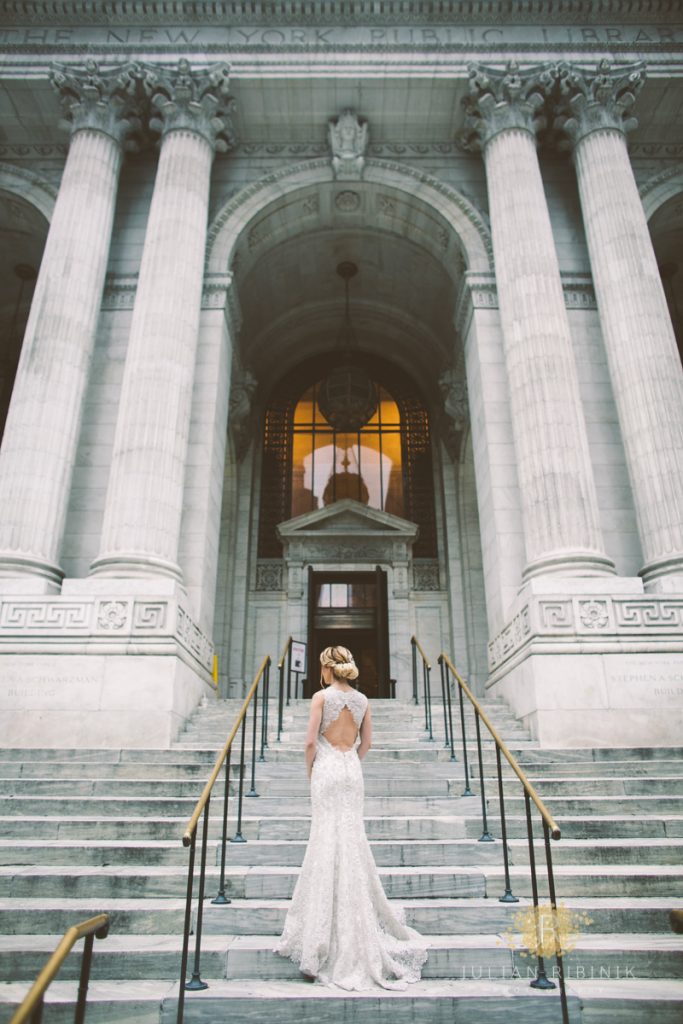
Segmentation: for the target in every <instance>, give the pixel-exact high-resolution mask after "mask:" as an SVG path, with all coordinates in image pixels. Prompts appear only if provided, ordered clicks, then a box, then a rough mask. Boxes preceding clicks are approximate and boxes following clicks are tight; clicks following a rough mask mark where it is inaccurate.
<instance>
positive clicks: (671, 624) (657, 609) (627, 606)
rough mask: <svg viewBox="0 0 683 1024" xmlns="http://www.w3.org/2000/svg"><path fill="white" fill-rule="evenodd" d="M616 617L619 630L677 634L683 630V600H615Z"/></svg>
mask: <svg viewBox="0 0 683 1024" xmlns="http://www.w3.org/2000/svg"><path fill="white" fill-rule="evenodd" d="M614 617H615V621H616V626H617V629H618V630H621V629H627V630H629V631H631V630H633V629H653V630H657V631H665V632H675V631H678V630H680V629H681V628H683V599H675V598H668V599H667V598H662V599H660V600H639V601H629V600H615V601H614Z"/></svg>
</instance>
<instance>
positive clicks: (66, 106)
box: [50, 60, 141, 149]
mask: <svg viewBox="0 0 683 1024" xmlns="http://www.w3.org/2000/svg"><path fill="white" fill-rule="evenodd" d="M139 80H140V69H139V66H138V65H137V64H123V65H119V66H118V67H112V68H106V69H102V70H100V68H99V66H98V65H97V64H96V63H95V61H92V60H89V61H86V63H85V64H84V65H83V67H82V68H74V67H73V66H67V65H64V64H55V65H54V66H53V67H52V69H51V71H50V82H51V84H52V87H53V88H54V89H55V90H56V91H57V93H58V94H59V98H60V101H61V104H62V110H63V112H64V118H63V122H62V123H63V125H64V126H65V127H66V128H68V130H69V131H70V132H71V134H72V135H73V134H74V133H75V132H78V131H82V130H84V129H90V130H91V131H98V132H102V133H103V134H105V135H109V136H111V137H112V138H113V139H114V140H115V141H116V142H117V143H119V145H123V146H124V148H126V149H135V148H136V147H137V141H136V139H135V135H137V133H138V132H139V131H140V127H141V121H140V113H141V111H140V104H139V99H140V88H139Z"/></svg>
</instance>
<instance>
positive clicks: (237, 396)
mask: <svg viewBox="0 0 683 1024" xmlns="http://www.w3.org/2000/svg"><path fill="white" fill-rule="evenodd" d="M257 386H258V381H257V380H256V377H254V375H253V373H250V372H249V370H240V371H238V372H237V373H236V374H234V376H233V380H232V385H231V388H230V408H229V413H228V428H229V430H230V435H231V437H232V439H233V442H234V445H235V454H236V456H237V458H238V459H240V460H241V459H243V458H244V456H245V455H246V452H247V449H248V448H249V442H250V441H251V434H252V422H253V417H252V402H253V398H254V393H255V391H256V388H257Z"/></svg>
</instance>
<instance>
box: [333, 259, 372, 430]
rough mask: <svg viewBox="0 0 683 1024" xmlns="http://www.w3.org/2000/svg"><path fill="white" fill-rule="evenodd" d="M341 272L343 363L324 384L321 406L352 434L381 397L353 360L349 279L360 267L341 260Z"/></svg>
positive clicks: (340, 343) (337, 425) (337, 426)
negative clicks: (343, 304) (343, 298)
mask: <svg viewBox="0 0 683 1024" xmlns="http://www.w3.org/2000/svg"><path fill="white" fill-rule="evenodd" d="M337 273H338V274H339V276H340V277H341V278H342V279H343V281H344V288H345V306H344V320H343V322H342V325H341V328H340V330H339V334H338V336H337V352H338V354H339V363H338V365H337V366H336V367H334V369H333V370H331V371H330V373H329V374H328V375H327V377H325V379H324V380H323V381H322V383H321V384H320V390H319V394H318V406H319V408H320V411H321V412H322V414H323V416H324V417H325V419H326V420H327V422H328V423H329V424H330V426H331V427H332V428H333V429H334V430H336V431H337V432H338V433H342V434H351V433H357V432H358V431H359V430H360V429H361V427H364V426H365V424H366V423H367V422H368V420H370V419H371V418H372V417H373V415H374V414H375V411H376V409H377V403H378V401H379V398H378V395H377V388H376V387H375V384H374V382H373V381H372V380H371V379H370V377H369V376H368V374H367V373H366V372H365V370H364V369H363V368H362V367H361V366H358V365H357V364H355V363H354V361H353V350H354V348H355V347H356V337H355V333H354V330H353V327H352V324H351V316H350V313H349V281H350V279H351V278H352V277H355V276H356V274H357V273H358V267H357V266H356V264H355V263H350V262H344V263H340V264H339V266H338V267H337Z"/></svg>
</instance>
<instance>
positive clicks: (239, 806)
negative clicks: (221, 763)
mask: <svg viewBox="0 0 683 1024" xmlns="http://www.w3.org/2000/svg"><path fill="white" fill-rule="evenodd" d="M246 724H247V716H246V714H245V716H244V718H243V719H242V740H241V743H240V784H239V794H238V798H237V831H236V832H235V834H234V836H233V837H232V839H231V840H230V842H231V843H246V841H247V840H246V839H245V838H244V836H243V835H242V795H243V790H244V731H245V727H246Z"/></svg>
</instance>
